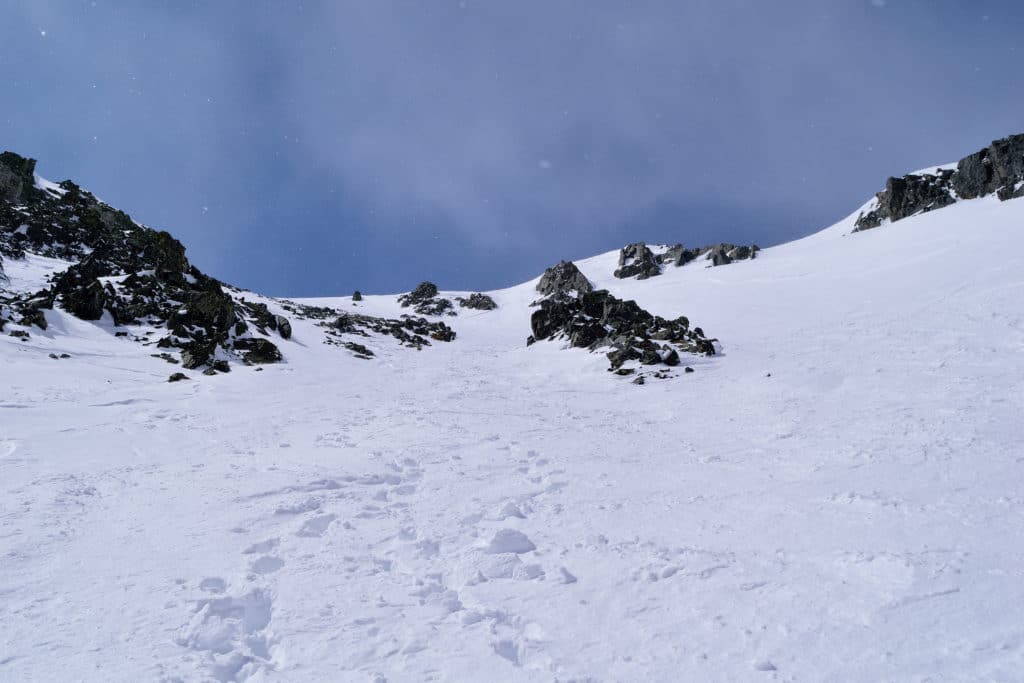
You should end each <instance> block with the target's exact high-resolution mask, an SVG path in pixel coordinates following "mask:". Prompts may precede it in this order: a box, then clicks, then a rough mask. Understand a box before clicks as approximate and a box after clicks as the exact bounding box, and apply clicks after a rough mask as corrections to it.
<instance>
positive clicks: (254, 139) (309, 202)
mask: <svg viewBox="0 0 1024 683" xmlns="http://www.w3.org/2000/svg"><path fill="white" fill-rule="evenodd" d="M1022 29H1024V7H1022V4H1021V3H1017V2H986V1H985V0H976V1H971V2H968V1H966V0H965V1H962V2H961V1H957V0H916V1H915V0H844V1H835V2H829V1H828V0H813V1H812V0H806V1H803V0H790V1H783V2H771V3H769V2H746V1H744V2H740V1H738V0H737V1H733V0H694V1H684V0H667V1H664V2H654V1H651V2H605V1H601V0H588V1H585V2H584V1H583V0H580V1H579V2H569V1H566V2H540V1H533V0H517V1H516V2H483V1H476V0H462V1H459V0H433V1H431V2H422V1H419V2H399V1H397V0H396V1H394V2H386V1H384V0H381V1H380V2H376V1H375V2H355V1H351V2H344V1H338V2H328V1H325V2H322V3H309V2H306V3H298V2H259V1H256V0H254V1H251V2H227V1H225V2H213V1H211V2H189V3H186V2H179V1H174V2H171V1H167V2H156V1H150V2H109V1H105V0H95V1H93V0H86V1H84V2H83V1H81V0H66V1H64V2H49V1H48V0H8V2H7V3H5V10H4V20H3V23H2V25H0V69H2V72H3V73H4V85H3V88H2V91H0V92H2V95H0V105H2V106H0V147H2V148H4V149H10V150H12V151H16V152H19V153H21V154H24V155H27V156H32V157H35V158H37V159H39V160H40V164H39V171H40V173H41V174H42V175H44V176H46V177H48V178H50V179H53V180H62V179H64V178H73V179H75V180H76V181H78V182H80V183H81V184H82V185H84V186H86V187H88V188H89V189H91V190H93V191H94V192H95V193H96V194H97V195H98V196H100V197H101V198H102V199H104V200H105V201H107V202H109V203H111V204H113V205H115V206H117V207H119V208H122V209H124V210H126V211H128V212H129V213H131V214H132V216H133V217H135V218H136V220H139V221H140V222H143V223H146V224H148V225H152V226H155V227H160V228H164V229H167V230H169V231H170V232H171V233H173V234H174V235H175V236H177V237H178V238H179V239H181V240H182V241H183V242H184V243H185V245H186V246H187V247H188V254H189V257H190V258H191V259H192V261H193V262H194V263H196V264H197V265H198V266H199V267H200V268H202V269H204V270H206V271H207V272H209V273H211V274H213V275H215V276H217V277H219V278H221V279H224V280H226V281H228V282H231V283H234V284H238V285H241V286H245V287H249V288H253V289H257V290H260V291H263V292H266V293H269V294H276V295H289V296H303V295H328V294H347V293H349V292H351V291H352V290H353V289H356V288H358V289H361V290H363V291H364V292H397V291H403V290H407V289H410V288H411V287H413V286H414V285H415V284H416V283H417V282H419V281H421V280H424V279H430V280H433V281H435V282H437V283H438V284H439V285H440V286H441V287H443V288H450V289H456V288H458V289H492V288H497V287H501V286H507V285H511V284H515V283H517V282H519V281H522V280H525V279H527V278H529V277H532V276H534V275H536V274H538V273H539V272H540V271H542V270H543V269H544V268H545V267H546V266H548V265H551V264H553V263H555V262H557V261H558V260H559V259H561V258H570V259H571V258H582V257H585V256H589V255H592V254H595V253H598V252H602V251H607V250H609V249H614V248H618V247H619V246H621V245H623V244H625V243H627V242H630V241H636V240H646V241H648V242H683V243H684V244H687V245H699V244H705V243H709V242H713V241H714V242H717V241H731V242H745V243H746V242H757V243H759V244H760V245H762V246H765V245H770V244H774V243H778V242H782V241H786V240H789V239H793V238H795V237H800V236H802V235H805V234H808V233H810V232H813V231H815V230H817V229H819V228H822V227H825V226H826V225H828V224H830V223H831V222H833V221H835V220H837V219H838V218H841V217H842V216H844V215H846V214H847V213H849V212H850V211H852V210H854V209H855V208H856V207H857V206H858V205H859V204H860V203H861V202H862V201H863V200H864V199H866V198H867V197H868V196H870V195H871V194H872V193H874V192H875V191H877V190H878V189H879V188H880V187H881V185H882V184H883V183H884V180H885V178H886V177H887V176H888V175H893V174H901V173H903V172H906V171H909V170H913V169H915V168H920V167H924V166H928V165H932V164H936V163H940V162H946V161H950V160H955V159H957V158H959V157H961V156H963V155H965V154H967V153H970V152H972V151H974V150H976V149H978V148H980V147H982V146H984V145H986V144H987V143H988V142H989V141H990V140H992V139H993V138H998V137H1002V136H1004V135H1007V134H1010V133H1015V132H1024V119H1022V116H1021V112H1022V111H1024V106H1022V105H1024V87H1022V86H1024V83H1022V74H1021V69H1020V66H1019V65H1020V63H1021V61H1022V57H1024V55H1021V54H1020V53H1021V52H1022V51H1024V39H1022V38H1021V35H1022V34H1021V31H1022Z"/></svg>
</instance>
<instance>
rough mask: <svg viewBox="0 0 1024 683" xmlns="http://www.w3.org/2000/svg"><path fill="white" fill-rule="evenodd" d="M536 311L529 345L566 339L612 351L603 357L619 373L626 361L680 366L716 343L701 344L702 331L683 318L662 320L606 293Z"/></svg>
mask: <svg viewBox="0 0 1024 683" xmlns="http://www.w3.org/2000/svg"><path fill="white" fill-rule="evenodd" d="M535 305H537V306H539V308H538V309H537V310H535V311H534V312H533V314H532V315H531V316H530V327H531V332H532V333H533V334H532V335H531V336H530V338H528V339H527V344H528V345H529V344H531V343H533V342H535V341H537V340H541V339H566V340H568V341H569V344H570V345H571V346H573V347H579V348H587V349H590V350H596V349H598V348H602V347H610V348H611V350H610V351H608V352H607V354H606V355H607V358H608V362H609V365H610V369H611V370H619V369H621V368H622V366H623V364H625V363H627V362H629V361H639V362H640V363H641V364H643V365H662V364H663V365H667V366H673V365H678V364H679V352H680V351H682V352H688V353H696V354H704V355H714V353H715V348H714V344H713V341H714V340H708V339H705V338H704V333H703V331H702V330H700V328H694V329H693V330H690V321H689V320H688V319H687V318H686V317H685V316H681V317H679V318H676V319H675V320H666V319H664V318H661V317H658V316H654V315H652V314H650V313H649V312H647V311H645V310H644V309H642V308H640V306H639V305H637V303H636V302H635V301H623V300H621V299H618V298H616V297H614V296H612V295H611V294H609V293H608V292H607V291H606V290H598V291H590V292H584V293H576V294H574V295H571V294H568V293H566V292H557V293H555V294H553V295H550V296H548V297H545V298H543V299H541V300H540V301H538V302H535Z"/></svg>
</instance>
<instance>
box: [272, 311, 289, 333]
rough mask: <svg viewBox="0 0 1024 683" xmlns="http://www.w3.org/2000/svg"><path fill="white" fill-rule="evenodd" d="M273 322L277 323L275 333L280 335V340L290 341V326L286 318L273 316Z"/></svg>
mask: <svg viewBox="0 0 1024 683" xmlns="http://www.w3.org/2000/svg"><path fill="white" fill-rule="evenodd" d="M274 321H275V322H276V323H277V333H278V334H280V335H281V339H291V338H292V324H291V322H290V321H289V320H288V318H286V317H284V316H283V315H275V316H274Z"/></svg>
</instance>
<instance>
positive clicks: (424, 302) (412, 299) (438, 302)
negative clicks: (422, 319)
mask: <svg viewBox="0 0 1024 683" xmlns="http://www.w3.org/2000/svg"><path fill="white" fill-rule="evenodd" d="M398 303H400V304H401V305H402V308H409V307H410V306H411V307H412V310H414V311H416V312H417V313H419V314H420V315H458V314H457V313H456V312H455V310H454V308H455V307H454V306H453V305H452V302H451V299H445V298H444V297H440V296H438V295H437V285H435V284H434V283H433V282H421V283H420V284H419V285H417V286H416V289H414V290H412V291H411V292H409V293H408V294H402V295H401V296H399V297H398Z"/></svg>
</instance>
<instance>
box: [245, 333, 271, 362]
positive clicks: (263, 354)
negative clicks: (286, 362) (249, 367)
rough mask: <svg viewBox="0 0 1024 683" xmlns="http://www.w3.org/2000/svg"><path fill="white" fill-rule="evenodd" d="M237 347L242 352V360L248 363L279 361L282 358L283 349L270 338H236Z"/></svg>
mask: <svg viewBox="0 0 1024 683" xmlns="http://www.w3.org/2000/svg"><path fill="white" fill-rule="evenodd" d="M235 349H237V350H239V351H241V352H242V360H244V361H245V362H246V363H277V362H278V361H280V360H281V351H280V350H278V348H277V347H276V346H275V345H274V343H273V342H272V341H270V340H269V339H262V338H260V337H250V338H247V339H236V340H235Z"/></svg>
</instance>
